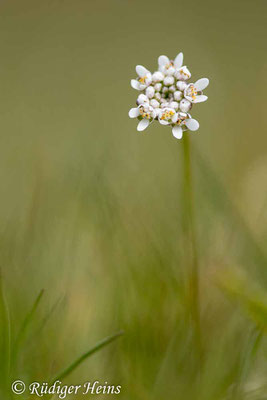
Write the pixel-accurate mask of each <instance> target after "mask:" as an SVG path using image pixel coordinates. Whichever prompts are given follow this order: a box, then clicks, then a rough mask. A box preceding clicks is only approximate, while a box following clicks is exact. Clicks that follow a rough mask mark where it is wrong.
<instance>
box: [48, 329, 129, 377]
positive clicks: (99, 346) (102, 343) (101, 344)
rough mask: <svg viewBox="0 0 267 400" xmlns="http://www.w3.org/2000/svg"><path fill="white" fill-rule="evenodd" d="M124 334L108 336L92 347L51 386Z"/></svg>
mask: <svg viewBox="0 0 267 400" xmlns="http://www.w3.org/2000/svg"><path fill="white" fill-rule="evenodd" d="M122 335H123V332H118V333H115V335H112V336H108V337H107V338H105V339H103V340H101V341H100V342H98V343H97V344H96V345H95V346H94V347H92V348H91V349H90V350H89V351H87V352H86V353H84V354H83V355H82V356H81V357H79V358H78V359H77V360H75V361H74V362H73V363H72V364H70V365H69V366H68V367H67V368H65V369H64V370H63V371H62V372H60V373H59V374H58V375H57V376H56V377H55V378H53V379H52V380H51V382H50V383H51V384H52V383H54V382H56V381H61V380H62V379H63V378H66V376H68V375H69V374H70V373H71V372H72V371H74V370H75V369H76V368H77V367H78V366H79V365H80V364H81V363H82V362H83V361H85V360H86V359H87V358H88V357H90V356H92V355H93V354H94V353H96V352H97V351H99V350H100V349H102V348H103V347H105V346H107V345H108V344H109V343H111V342H113V341H114V340H116V339H117V338H118V337H120V336H122Z"/></svg>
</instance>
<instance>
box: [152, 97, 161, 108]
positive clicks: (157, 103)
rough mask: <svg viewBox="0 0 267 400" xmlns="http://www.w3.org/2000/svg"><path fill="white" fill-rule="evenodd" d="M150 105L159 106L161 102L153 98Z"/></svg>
mask: <svg viewBox="0 0 267 400" xmlns="http://www.w3.org/2000/svg"><path fill="white" fill-rule="evenodd" d="M150 105H151V106H152V107H153V108H158V107H159V102H158V101H157V100H156V99H152V100H150Z"/></svg>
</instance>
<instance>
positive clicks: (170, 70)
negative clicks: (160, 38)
mask: <svg viewBox="0 0 267 400" xmlns="http://www.w3.org/2000/svg"><path fill="white" fill-rule="evenodd" d="M183 59H184V56H183V53H179V54H178V55H177V56H176V58H175V60H174V61H171V60H169V58H168V57H167V56H160V57H159V58H158V64H159V71H161V72H163V73H164V74H165V75H174V73H175V71H176V69H179V68H181V66H182V65H183Z"/></svg>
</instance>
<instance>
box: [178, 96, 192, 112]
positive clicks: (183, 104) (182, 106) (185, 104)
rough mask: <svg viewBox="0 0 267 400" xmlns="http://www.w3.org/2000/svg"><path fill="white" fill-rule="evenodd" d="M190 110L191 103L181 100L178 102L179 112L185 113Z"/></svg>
mask: <svg viewBox="0 0 267 400" xmlns="http://www.w3.org/2000/svg"><path fill="white" fill-rule="evenodd" d="M190 108H191V103H190V101H188V100H186V99H183V100H181V102H180V110H181V111H182V112H184V113H187V112H188V111H189V110H190Z"/></svg>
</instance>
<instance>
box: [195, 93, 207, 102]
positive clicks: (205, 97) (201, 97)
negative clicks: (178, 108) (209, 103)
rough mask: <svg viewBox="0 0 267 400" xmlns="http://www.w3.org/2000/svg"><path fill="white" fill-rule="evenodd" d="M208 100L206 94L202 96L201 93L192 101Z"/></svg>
mask: <svg viewBox="0 0 267 400" xmlns="http://www.w3.org/2000/svg"><path fill="white" fill-rule="evenodd" d="M206 100H208V96H204V94H201V95H200V96H197V97H196V99H195V100H194V103H202V102H203V101H206Z"/></svg>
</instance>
